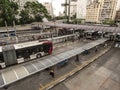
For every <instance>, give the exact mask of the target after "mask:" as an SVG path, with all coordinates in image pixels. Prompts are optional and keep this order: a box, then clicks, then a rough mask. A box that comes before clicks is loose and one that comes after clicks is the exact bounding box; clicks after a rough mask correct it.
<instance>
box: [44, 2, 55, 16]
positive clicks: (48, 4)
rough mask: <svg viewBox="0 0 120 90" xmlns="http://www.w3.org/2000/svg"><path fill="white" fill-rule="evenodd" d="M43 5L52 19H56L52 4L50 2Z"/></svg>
mask: <svg viewBox="0 0 120 90" xmlns="http://www.w3.org/2000/svg"><path fill="white" fill-rule="evenodd" d="M43 5H44V6H45V7H46V9H47V11H48V13H49V15H51V16H52V17H54V14H53V6H52V3H50V2H44V3H43Z"/></svg>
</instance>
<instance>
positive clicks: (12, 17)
mask: <svg viewBox="0 0 120 90" xmlns="http://www.w3.org/2000/svg"><path fill="white" fill-rule="evenodd" d="M0 6H1V7H0V11H1V12H0V21H1V22H0V25H1V26H4V25H5V24H4V23H5V21H6V22H7V24H8V25H12V22H13V21H16V22H17V19H16V15H17V14H18V4H17V3H15V2H11V1H10V0H0Z"/></svg>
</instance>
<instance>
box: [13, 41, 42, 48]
mask: <svg viewBox="0 0 120 90" xmlns="http://www.w3.org/2000/svg"><path fill="white" fill-rule="evenodd" d="M43 43H44V41H43V42H39V41H32V42H26V43H19V44H14V47H15V49H22V48H26V47H31V46H36V45H41V44H43Z"/></svg>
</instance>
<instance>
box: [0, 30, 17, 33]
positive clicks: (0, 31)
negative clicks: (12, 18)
mask: <svg viewBox="0 0 120 90" xmlns="http://www.w3.org/2000/svg"><path fill="white" fill-rule="evenodd" d="M10 31H15V30H0V33H2V32H10Z"/></svg>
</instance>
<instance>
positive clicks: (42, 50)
mask: <svg viewBox="0 0 120 90" xmlns="http://www.w3.org/2000/svg"><path fill="white" fill-rule="evenodd" d="M52 50H53V45H52V42H51V41H48V40H46V41H33V42H26V43H20V44H14V45H7V46H3V47H0V67H1V68H4V67H7V66H10V65H14V64H19V63H22V62H26V61H29V60H32V59H36V58H40V57H42V56H45V55H49V54H52Z"/></svg>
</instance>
